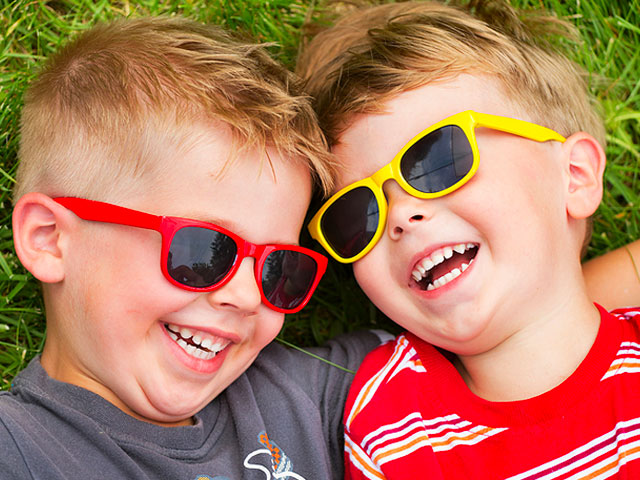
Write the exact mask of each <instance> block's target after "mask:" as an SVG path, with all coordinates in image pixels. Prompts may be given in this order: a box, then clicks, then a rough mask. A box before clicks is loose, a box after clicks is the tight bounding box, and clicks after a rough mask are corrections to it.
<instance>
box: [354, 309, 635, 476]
mask: <svg viewBox="0 0 640 480" xmlns="http://www.w3.org/2000/svg"><path fill="white" fill-rule="evenodd" d="M600 312H601V319H602V321H601V323H600V329H599V331H598V335H597V338H596V340H595V342H594V345H593V346H592V347H591V349H590V351H589V353H588V355H587V357H586V358H585V359H584V360H583V361H582V363H581V364H580V366H579V367H578V368H577V369H576V371H575V372H574V373H573V374H572V375H571V376H570V377H569V378H568V379H566V380H565V381H564V382H562V384H560V385H559V386H557V387H556V388H554V389H552V390H551V391H549V392H546V393H544V394H542V395H540V396H537V397H534V398H531V399H527V400H522V401H515V402H489V401H486V400H484V399H482V398H480V397H477V396H476V395H474V394H473V393H472V392H471V391H470V390H469V389H468V388H467V386H466V385H465V384H464V381H463V380H462V378H461V377H460V375H459V374H458V372H457V370H456V369H455V367H454V366H453V365H452V364H451V363H450V362H449V361H448V360H447V358H446V357H445V356H444V355H443V354H442V353H441V352H440V351H438V350H437V349H436V348H434V347H433V346H431V345H429V344H427V343H425V342H423V341H421V340H420V339H418V338H417V337H415V336H414V335H412V334H410V333H406V334H404V335H400V336H399V337H397V338H396V339H395V340H394V341H393V342H389V343H387V344H385V345H382V346H381V347H379V348H378V349H376V350H374V351H373V352H372V353H370V354H369V355H368V356H367V358H366V359H365V361H364V363H363V364H362V366H361V367H360V369H359V371H358V373H357V375H356V378H355V380H354V382H353V385H352V388H351V392H350V394H349V399H348V400H347V406H346V409H345V419H344V421H345V450H346V456H345V459H346V470H347V478H352V479H365V478H366V479H385V478H386V479H389V480H391V479H402V480H406V479H409V478H412V479H413V478H425V479H429V480H432V479H465V480H466V479H474V480H476V479H477V480H483V479H492V480H494V479H503V480H534V479H536V480H552V479H553V480H587V479H589V480H591V479H593V480H601V479H605V478H619V479H629V480H638V479H640V461H637V460H638V459H640V375H638V374H640V326H639V324H640V309H622V310H616V311H614V312H612V313H607V312H605V311H604V310H602V309H600Z"/></svg>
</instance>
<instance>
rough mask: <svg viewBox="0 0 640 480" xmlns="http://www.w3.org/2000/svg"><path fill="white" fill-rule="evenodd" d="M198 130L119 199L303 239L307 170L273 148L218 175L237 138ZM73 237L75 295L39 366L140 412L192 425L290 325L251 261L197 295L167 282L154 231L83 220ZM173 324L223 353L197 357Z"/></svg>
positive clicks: (239, 230)
mask: <svg viewBox="0 0 640 480" xmlns="http://www.w3.org/2000/svg"><path fill="white" fill-rule="evenodd" d="M196 134H199V135H200V140H199V141H198V142H197V144H196V146H195V147H194V148H192V149H191V150H190V151H189V152H188V153H187V154H184V153H177V152H174V151H172V150H171V148H167V151H166V158H165V159H162V161H166V162H168V163H167V165H168V166H169V167H170V168H168V169H167V172H169V173H168V174H166V175H164V176H163V177H162V178H156V179H153V180H154V181H152V182H149V186H148V187H147V188H144V189H140V190H141V191H140V194H139V195H137V196H129V197H127V198H126V199H124V200H118V201H117V202H116V201H114V203H118V204H119V205H121V206H126V207H129V208H133V209H136V210H141V211H144V212H148V213H152V214H156V215H165V216H178V217H186V218H191V219H197V220H203V221H207V222H211V223H215V224H217V225H220V226H222V227H224V228H226V229H228V230H230V231H232V232H234V233H236V234H237V235H239V236H241V237H242V238H244V239H245V240H248V241H250V242H253V243H256V244H265V243H282V244H297V242H298V235H299V231H300V228H301V226H302V222H303V219H304V216H305V212H306V209H307V206H308V201H309V198H310V191H311V186H310V176H309V174H308V171H307V168H306V167H305V166H302V165H296V163H295V162H293V161H291V160H287V159H283V158H282V156H280V155H279V154H278V153H277V152H275V151H270V152H269V157H270V159H271V165H269V163H267V161H266V159H264V158H263V155H259V154H258V153H257V152H250V151H248V152H242V153H241V154H240V155H239V156H238V158H237V159H234V160H233V161H232V163H230V164H229V165H227V168H226V169H224V173H222V174H221V175H220V172H221V171H223V166H224V165H225V164H226V163H227V160H228V155H229V152H230V151H231V149H232V148H234V146H233V144H232V140H231V136H230V135H229V134H228V133H226V132H225V131H224V130H223V129H217V130H215V129H208V130H206V129H204V128H203V129H201V130H200V131H199V132H194V135H196ZM263 160H264V162H263V163H262V164H261V161H263ZM76 233H77V234H76ZM69 241H70V242H71V244H70V245H69V251H71V252H74V253H73V256H72V257H71V258H70V259H69V260H68V262H69V263H68V267H67V269H66V271H65V280H64V281H63V282H62V284H63V285H62V286H61V287H59V288H64V289H67V290H68V293H69V295H68V296H67V297H66V298H73V302H72V304H70V305H69V306H68V309H67V311H66V312H64V315H61V318H59V319H58V322H57V325H56V326H55V327H54V328H52V329H50V331H49V338H48V340H47V345H46V346H45V350H44V353H43V359H42V363H43V365H44V366H45V368H46V369H47V370H48V371H49V373H50V374H52V375H53V376H54V378H57V379H59V380H63V381H67V382H70V383H74V384H77V385H80V386H82V387H85V388H87V389H89V390H91V391H94V392H95V393H98V394H100V395H102V396H103V397H104V398H106V399H107V400H109V401H111V402H112V403H114V404H115V405H117V406H118V407H120V408H121V409H122V410H124V411H125V412H127V413H129V414H132V415H134V416H137V417H139V418H143V419H145V420H147V421H152V422H154V423H159V424H174V425H175V424H184V423H188V422H189V421H190V418H191V416H192V415H193V414H195V413H196V412H198V411H199V410H201V409H202V408H203V407H204V406H205V405H206V404H207V403H208V402H209V401H210V400H211V399H212V398H214V397H215V396H217V395H218V394H219V393H220V392H222V391H223V390H224V389H225V388H226V387H227V386H229V384H230V383H232V382H233V381H234V380H235V379H236V378H237V377H238V376H239V375H240V374H241V373H242V372H244V370H245V369H246V368H247V367H248V366H249V365H250V364H251V363H252V362H253V361H254V359H255V358H256V356H257V355H258V353H259V352H260V350H261V349H262V348H263V347H265V346H266V345H267V344H268V343H269V342H271V341H272V340H273V339H274V337H275V336H276V335H277V333H278V332H279V330H280V328H281V326H282V322H283V318H284V315H283V314H282V313H278V312H276V311H274V310H271V309H270V308H268V307H267V306H265V305H264V304H263V303H261V296H260V292H259V290H258V286H257V284H256V279H255V277H254V272H253V267H254V259H253V258H245V259H244V260H243V261H242V263H241V265H240V268H239V270H238V271H237V273H236V274H235V276H234V277H233V278H232V279H231V281H229V283H227V284H226V285H224V286H223V287H221V288H219V289H217V290H214V291H212V292H207V293H198V292H190V291H185V290H182V289H180V288H178V287H176V286H174V285H172V284H171V283H169V281H167V280H166V279H165V277H164V276H163V274H162V272H161V269H160V247H161V236H160V234H159V233H157V232H154V231H150V230H145V229H141V228H134V227H128V226H120V225H114V224H108V223H97V222H87V221H82V220H79V219H78V225H77V229H76V230H74V235H71V236H70V237H69ZM169 330H171V331H173V332H174V334H171V333H170V332H169ZM175 333H178V334H179V335H180V336H182V337H183V338H186V339H188V338H189V337H191V336H193V339H195V340H196V342H197V343H203V344H205V343H204V342H207V343H208V345H214V346H213V347H211V349H216V350H218V349H219V350H221V351H220V352H219V353H217V355H216V356H215V358H213V359H212V360H211V359H207V360H202V359H199V358H197V357H196V356H194V355H192V354H190V353H189V351H188V350H189V348H188V347H187V348H186V349H185V348H182V347H181V346H180V345H179V343H178V342H177V341H175V340H174V338H175ZM198 337H199V338H198ZM205 345H206V344H205Z"/></svg>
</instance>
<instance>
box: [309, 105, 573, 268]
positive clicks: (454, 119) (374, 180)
mask: <svg viewBox="0 0 640 480" xmlns="http://www.w3.org/2000/svg"><path fill="white" fill-rule="evenodd" d="M450 125H455V126H458V127H460V128H461V129H462V131H463V132H464V134H465V135H466V136H467V139H468V140H469V144H470V145H471V150H472V152H473V163H472V165H471V169H470V170H469V172H468V173H467V174H466V175H465V176H464V177H463V178H462V179H460V180H459V181H458V182H457V183H455V184H454V185H452V186H450V187H449V188H446V189H445V190H442V191H439V192H435V193H425V192H421V191H420V190H416V189H415V188H413V187H412V186H411V185H409V183H408V182H407V181H406V180H405V179H404V177H403V176H402V172H401V170H400V163H401V162H402V157H403V156H404V154H405V152H406V151H407V150H409V149H410V148H411V147H412V146H413V145H414V144H415V143H416V142H417V141H418V140H420V139H422V138H423V137H425V136H427V135H428V134H430V133H431V132H433V131H435V130H438V129H439V128H442V127H444V126H450ZM476 127H486V128H490V129H492V130H498V131H501V132H506V133H511V134H513V135H518V136H519V137H524V138H527V139H529V140H534V141H536V142H547V141H550V140H554V141H557V142H561V143H562V142H564V141H565V140H566V139H565V138H564V137H563V136H562V135H560V134H559V133H557V132H554V131H553V130H551V129H549V128H547V127H543V126H541V125H537V124H535V123H530V122H527V121H524V120H518V119H515V118H509V117H502V116H498V115H490V114H488V113H478V112H474V111H472V110H466V111H464V112H460V113H456V114H455V115H452V116H450V117H447V118H445V119H444V120H441V121H439V122H438V123H436V124H434V125H431V126H430V127H428V128H426V129H425V130H423V131H421V132H420V133H418V134H417V135H416V136H415V137H413V138H412V139H411V140H409V142H408V143H407V144H406V145H405V146H404V147H402V150H400V151H399V152H398V153H397V154H396V156H395V157H393V160H391V162H389V163H388V164H387V165H385V166H384V167H382V168H381V169H380V170H378V171H377V172H375V173H374V174H373V175H371V176H370V177H367V178H364V179H362V180H359V181H357V182H354V183H352V184H350V185H347V186H346V187H344V188H342V189H341V190H339V191H338V192H337V193H335V194H334V195H332V196H331V197H330V198H329V199H328V200H327V201H326V202H325V203H324V204H323V205H322V207H321V208H320V210H318V212H317V213H316V214H315V215H314V216H313V218H312V219H311V222H309V225H308V229H309V233H311V236H312V237H313V238H314V239H316V240H317V241H318V242H319V243H320V244H321V245H322V247H323V248H324V249H325V250H326V251H327V252H328V253H329V254H330V255H331V256H332V257H333V258H335V259H336V260H337V261H338V262H340V263H353V262H355V261H357V260H360V259H361V258H362V257H364V256H365V255H366V254H367V253H369V252H370V251H371V249H372V248H373V247H374V246H375V245H376V243H378V240H380V237H381V236H382V233H383V232H384V229H385V227H386V224H387V210H388V205H387V200H386V198H385V196H384V191H383V190H382V186H383V185H384V183H385V182H386V181H387V180H391V179H393V180H395V181H396V182H398V184H399V185H400V186H401V187H402V189H403V190H405V191H406V192H407V193H408V194H409V195H412V196H414V197H417V198H422V199H428V198H437V197H442V196H444V195H447V194H448V193H451V192H453V191H454V190H457V189H458V188H460V187H461V186H463V185H464V184H465V183H467V182H468V181H469V180H470V179H471V177H473V175H474V174H475V173H476V171H477V170H478V165H479V164H480V153H479V151H478V143H477V141H476V134H475V129H476ZM359 187H366V188H368V189H369V190H371V191H372V192H373V195H374V197H375V198H376V200H377V202H378V206H379V209H380V218H379V221H378V226H377V228H376V232H375V233H374V235H373V237H372V238H371V241H370V242H369V243H368V244H367V246H366V247H365V248H363V249H362V251H361V252H359V253H358V254H357V255H354V256H353V257H349V258H345V257H342V256H341V255H340V254H338V252H336V251H335V250H334V249H333V248H332V247H331V245H330V244H329V242H327V239H326V238H325V236H324V234H323V233H322V229H321V228H320V224H321V221H322V216H323V215H324V213H325V212H326V211H327V209H328V208H329V207H330V206H331V205H333V204H334V203H335V202H336V201H337V200H338V199H339V198H340V197H342V196H343V195H344V194H345V193H347V192H350V191H351V190H355V189H356V188H359Z"/></svg>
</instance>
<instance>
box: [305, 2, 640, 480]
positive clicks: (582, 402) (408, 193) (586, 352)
mask: <svg viewBox="0 0 640 480" xmlns="http://www.w3.org/2000/svg"><path fill="white" fill-rule="evenodd" d="M520 18H521V17H520V16H519V15H518V12H516V11H514V9H512V8H511V7H510V6H509V5H507V4H505V3H502V2H491V3H490V5H486V4H484V3H483V2H472V8H471V7H469V8H467V9H462V8H460V9H459V8H453V7H450V6H444V5H441V4H438V3H432V2H403V3H399V4H388V5H383V6H378V7H372V8H368V9H364V10H360V11H356V12H355V13H353V14H351V15H349V16H346V17H345V18H344V19H342V20H341V21H339V22H338V23H337V24H336V26H335V27H333V28H331V29H329V30H328V31H326V32H324V33H323V34H321V35H319V36H318V37H317V38H316V39H315V40H314V42H313V43H312V44H311V45H310V46H309V48H308V50H307V53H306V56H305V57H304V58H303V60H302V62H301V66H300V69H301V71H302V72H303V73H304V74H305V75H306V77H307V78H308V87H309V90H310V93H311V94H313V95H314V96H315V98H316V109H317V111H318V112H319V116H320V121H321V124H322V125H323V127H324V130H325V133H326V134H327V136H328V138H329V140H330V143H331V144H332V150H333V153H334V154H335V155H336V156H337V159H338V161H339V162H340V163H341V165H342V171H341V172H340V174H339V176H338V190H337V192H336V193H335V195H333V196H332V197H331V198H330V199H329V200H328V201H327V202H326V203H325V204H324V205H323V207H322V208H321V209H320V211H319V212H318V213H317V214H316V215H315V216H314V218H313V220H312V221H311V224H310V226H309V228H310V231H311V233H312V235H313V236H314V237H315V238H316V239H317V240H318V241H319V242H320V243H321V244H322V245H323V246H324V247H325V249H326V250H327V251H328V252H329V253H330V254H331V255H332V256H333V257H334V258H336V259H337V260H339V261H341V262H345V263H353V270H354V274H355V276H356V279H357V280H358V282H359V284H360V286H361V287H362V288H363V290H364V291H365V293H366V294H367V295H368V296H369V298H370V299H371V300H372V301H373V302H374V303H375V304H376V305H377V306H378V307H379V308H380V309H381V310H382V311H383V312H384V313H385V314H386V315H388V316H389V317H390V318H391V319H393V320H394V321H395V322H397V323H398V324H399V325H400V326H402V327H404V328H405V329H406V330H407V332H405V333H404V334H402V335H400V336H398V337H397V338H396V339H395V341H393V342H390V343H387V344H385V345H383V346H381V347H380V348H378V349H377V350H375V351H374V352H372V353H371V354H370V355H369V356H368V357H367V358H366V359H365V361H364V363H363V365H362V366H361V368H360V370H359V372H358V374H357V375H356V379H355V381H354V383H353V385H352V389H351V393H350V395H349V399H348V401H347V406H346V409H345V417H344V422H345V435H346V436H345V444H346V445H345V448H346V469H347V478H368V479H383V478H388V479H407V478H429V479H436V478H446V479H469V478H473V479H533V478H544V479H552V478H553V479H556V478H599V479H600V478H610V477H612V476H616V477H617V478H638V477H639V476H640V461H638V460H637V459H638V458H640V456H639V455H638V454H637V451H638V449H639V448H640V402H638V400H639V399H640V398H639V397H640V395H639V394H638V393H637V392H639V391H640V375H638V373H640V368H639V367H640V360H638V358H639V357H640V324H639V323H640V316H639V315H638V314H639V313H640V311H637V310H633V309H627V310H622V311H616V312H614V313H609V312H607V311H606V309H604V308H602V307H601V306H598V305H594V304H593V303H592V301H591V300H590V298H589V295H588V291H587V288H586V286H585V281H584V279H583V276H582V270H581V264H580V258H581V252H582V251H583V248H584V245H585V244H586V242H587V241H588V239H589V233H590V227H589V217H590V216H591V215H592V214H593V213H594V211H595V210H596V208H597V207H598V204H599V202H600V200H601V196H602V188H603V186H602V174H603V170H604V167H605V154H604V151H603V148H602V147H601V145H602V144H604V129H603V126H602V123H601V121H600V119H599V118H598V116H597V115H596V113H595V112H594V109H593V107H592V103H591V99H590V97H589V95H588V92H587V88H586V85H585V83H584V81H583V78H582V73H583V72H582V71H581V70H580V69H579V68H578V67H577V66H576V65H574V64H573V63H571V62H570V61H569V60H567V59H566V58H565V57H564V56H563V55H562V54H560V53H558V52H557V51H556V50H554V49H553V48H551V47H550V46H549V45H550V43H547V42H545V41H544V38H543V35H544V34H545V30H546V31H547V32H552V31H554V30H556V31H557V28H558V26H560V27H562V25H563V24H562V23H561V22H558V21H557V19H555V20H554V21H553V24H552V26H551V27H548V24H545V23H543V22H540V17H537V19H531V21H532V22H533V20H537V21H538V22H537V24H535V26H536V27H537V28H533V26H534V23H527V21H526V20H524V21H523V20H520ZM547 21H551V20H550V19H547ZM545 25H546V27H548V28H545ZM612 280H613V279H610V280H609V281H612Z"/></svg>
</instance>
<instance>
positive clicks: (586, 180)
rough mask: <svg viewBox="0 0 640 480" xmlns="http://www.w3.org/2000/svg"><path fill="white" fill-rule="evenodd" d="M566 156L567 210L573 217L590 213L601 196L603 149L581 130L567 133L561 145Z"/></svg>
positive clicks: (585, 215) (584, 216)
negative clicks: (568, 134) (569, 134)
mask: <svg viewBox="0 0 640 480" xmlns="http://www.w3.org/2000/svg"><path fill="white" fill-rule="evenodd" d="M562 149H563V153H564V155H565V158H566V171H567V174H568V179H569V181H568V184H567V214H568V215H569V216H570V217H572V218H574V219H583V218H588V217H590V216H591V215H592V214H593V213H594V212H595V211H596V209H597V208H598V205H600V201H601V200H602V176H603V173H604V167H605V164H606V156H605V153H604V150H603V149H602V147H601V146H600V144H599V143H598V141H597V140H596V139H595V138H593V137H592V136H591V135H589V134H588V133H585V132H578V133H574V134H573V135H571V136H570V137H569V138H567V140H566V141H565V143H564V144H563V145H562Z"/></svg>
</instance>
